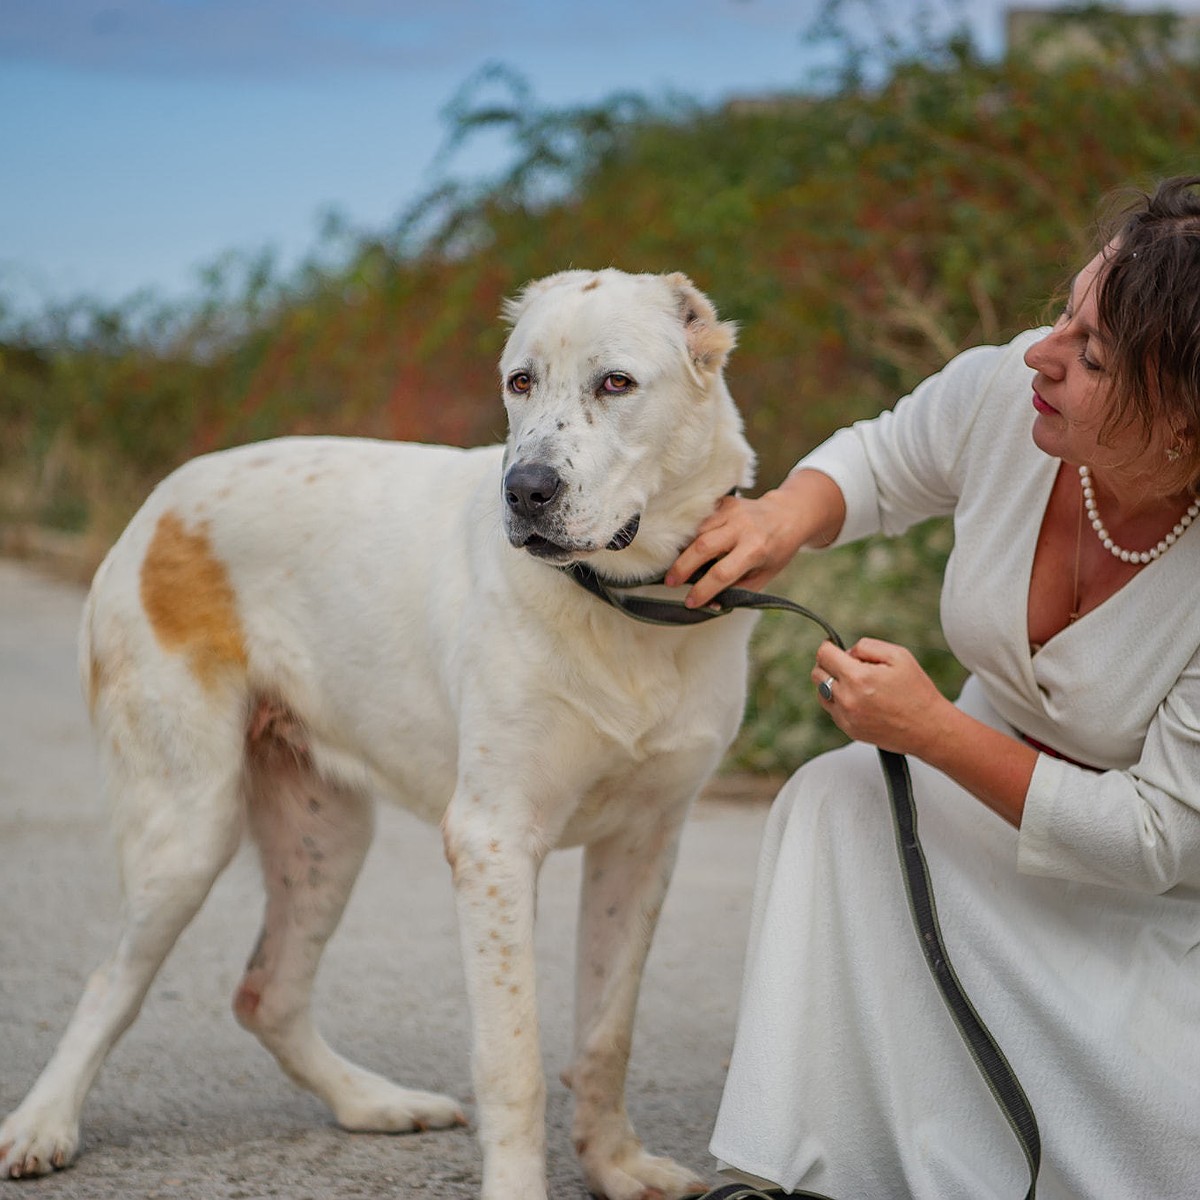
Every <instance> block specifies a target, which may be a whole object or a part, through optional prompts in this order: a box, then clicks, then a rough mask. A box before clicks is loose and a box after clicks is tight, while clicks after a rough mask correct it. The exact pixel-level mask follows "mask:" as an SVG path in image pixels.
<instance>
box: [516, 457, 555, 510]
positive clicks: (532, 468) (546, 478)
mask: <svg viewBox="0 0 1200 1200" xmlns="http://www.w3.org/2000/svg"><path fill="white" fill-rule="evenodd" d="M561 484H562V480H561V479H560V478H559V474H558V472H557V471H556V470H555V469H554V468H553V467H547V466H545V465H544V464H543V463H515V464H514V465H513V466H511V467H510V468H509V469H508V474H507V475H505V477H504V500H505V503H507V505H508V507H509V508H511V509H512V510H513V512H515V513H516V514H517V515H518V516H521V517H536V516H537V514H538V513H539V512H541V510H542V509H543V508H545V507H546V505H547V504H549V503H550V501H551V500H553V499H554V497H555V496H556V495H557V493H558V489H559V487H560V486H561Z"/></svg>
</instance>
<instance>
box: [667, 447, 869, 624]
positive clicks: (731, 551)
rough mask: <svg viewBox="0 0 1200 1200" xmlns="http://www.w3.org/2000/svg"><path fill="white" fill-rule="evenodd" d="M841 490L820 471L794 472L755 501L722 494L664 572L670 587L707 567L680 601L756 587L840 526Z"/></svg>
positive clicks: (698, 601)
mask: <svg viewBox="0 0 1200 1200" xmlns="http://www.w3.org/2000/svg"><path fill="white" fill-rule="evenodd" d="M845 515H846V504H845V500H844V499H843V497H842V493H841V490H840V489H839V488H838V486H837V484H835V483H834V482H833V480H832V479H830V478H829V476H827V475H823V474H821V473H820V472H819V471H797V472H795V473H794V474H792V475H789V476H788V478H787V479H786V480H785V481H784V482H783V483H782V484H781V485H780V486H779V487H777V488H775V489H773V490H772V491H769V492H766V493H765V494H763V495H762V496H760V497H759V498H758V499H757V500H744V499H742V498H740V497H737V496H725V497H723V498H722V500H721V501H720V503H719V504H718V505H717V508H716V511H715V512H714V513H713V514H712V515H711V516H709V517H707V518H706V519H705V520H704V521H703V522H701V524H700V528H699V529H698V530H697V531H696V537H695V539H694V540H693V542H692V544H691V545H690V546H688V547H687V549H685V550H684V551H683V553H682V554H680V556H679V557H678V558H677V559H676V560H675V563H674V564H673V565H672V567H671V569H670V570H669V571H668V572H667V577H666V582H667V584H668V585H669V586H671V587H676V586H678V585H680V584H684V583H686V582H687V581H688V580H689V579H690V578H691V577H692V576H693V575H694V574H695V573H696V572H697V571H698V570H700V568H701V567H703V566H704V565H705V564H706V563H712V566H711V567H709V569H708V570H707V571H705V573H704V574H703V575H702V576H701V577H700V578H699V579H698V580H697V581H696V583H695V584H694V586H693V587H692V589H691V591H689V592H688V594H687V596H686V597H685V600H684V602H685V603H686V604H687V605H688V606H689V607H690V608H696V607H699V606H700V605H704V604H707V603H708V602H709V601H710V600H711V599H712V598H713V597H714V596H715V595H716V594H717V593H718V592H721V591H724V589H725V588H727V587H732V586H733V585H734V584H735V583H736V584H739V585H740V586H742V587H747V588H753V589H756V590H757V589H758V588H761V587H762V586H763V585H764V584H765V583H766V582H767V581H768V580H769V579H771V578H772V577H773V576H775V575H777V574H778V573H779V572H780V571H781V570H782V569H783V568H784V567H785V566H787V564H788V563H789V562H790V561H791V559H792V557H793V556H794V555H795V553H796V551H797V550H799V549H800V547H801V546H805V545H809V544H811V543H813V542H814V541H818V542H820V543H822V544H824V543H828V542H831V541H832V540H833V539H834V538H835V537H836V536H837V532H838V530H839V529H840V528H841V526H842V521H843V520H844V519H845Z"/></svg>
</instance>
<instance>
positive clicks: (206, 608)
mask: <svg viewBox="0 0 1200 1200" xmlns="http://www.w3.org/2000/svg"><path fill="white" fill-rule="evenodd" d="M141 597H142V607H143V608H144V609H145V610H146V616H147V617H149V619H150V625H151V627H152V628H153V630H154V635H155V637H157V638H158V642H159V645H161V646H162V647H163V649H164V650H168V651H171V652H173V653H176V654H186V655H187V658H188V667H189V668H190V670H191V672H192V674H193V675H194V676H195V677H196V679H197V680H199V682H200V683H201V684H202V685H203V686H204V687H206V688H211V687H213V686H215V684H216V682H217V679H218V677H219V676H220V675H221V674H222V673H223V672H224V671H227V670H229V669H230V668H245V666H246V642H245V638H244V637H243V635H242V623H241V620H240V618H239V617H238V611H237V598H236V596H235V595H234V591H233V588H232V586H231V585H230V583H229V574H228V572H227V571H226V570H225V566H224V564H223V563H222V562H221V561H220V559H218V558H217V557H216V555H215V554H214V553H213V549H212V544H211V542H209V540H208V537H207V535H206V534H205V533H204V531H203V529H201V530H199V531H197V532H189V531H188V530H187V529H186V528H185V527H184V524H183V522H182V521H181V520H180V519H179V517H177V516H176V515H175V514H174V513H171V512H166V513H163V515H162V516H161V517H159V519H158V525H157V527H156V528H155V530H154V538H153V540H152V541H151V542H150V548H149V549H148V550H147V551H146V557H145V559H144V560H143V562H142V575H141Z"/></svg>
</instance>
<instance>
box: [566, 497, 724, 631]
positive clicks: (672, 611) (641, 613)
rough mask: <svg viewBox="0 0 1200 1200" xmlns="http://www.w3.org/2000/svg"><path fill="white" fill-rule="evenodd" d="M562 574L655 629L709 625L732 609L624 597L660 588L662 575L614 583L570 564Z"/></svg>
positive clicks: (696, 576) (700, 572) (578, 564)
mask: <svg viewBox="0 0 1200 1200" xmlns="http://www.w3.org/2000/svg"><path fill="white" fill-rule="evenodd" d="M737 494H738V488H737V486H736V484H735V485H734V486H733V487H731V488H730V489H729V491H727V492H726V493H725V495H726V496H736V495H737ZM710 566H712V563H705V564H704V565H703V566H702V567H701V568H700V569H699V570H698V571H697V572H696V573H695V574H694V575H693V576H692V577H691V579H689V580H688V583H689V584H692V583H695V582H696V580H697V579H699V578H700V576H701V575H703V574H704V572H705V571H707V570H708V568H709V567H710ZM559 570H560V571H562V572H564V573H565V574H566V575H567V576H569V577H570V578H571V579H573V580H574V581H575V582H576V583H577V584H579V586H580V587H581V588H583V590H584V591H586V592H591V594H592V595H593V596H595V597H596V599H597V600H603V601H604V603H605V604H607V605H609V606H610V607H612V608H617V609H620V610H621V612H623V613H625V614H626V615H627V616H630V617H633V618H635V619H636V620H638V621H646V622H648V623H650V624H651V625H701V624H703V623H704V622H705V621H711V620H712V619H713V617H722V616H724V615H725V614H726V613H727V612H729V611H730V610H731V607H732V606H725V605H721V604H719V603H717V602H714V603H713V604H712V605H710V606H709V607H707V608H688V607H687V605H685V604H683V603H682V602H681V601H679V600H669V599H667V598H666V597H650V596H628V595H622V594H621V593H623V592H627V591H629V590H631V589H632V588H641V587H654V586H657V585H659V584H661V583H662V582H663V576H661V575H659V576H656V577H655V578H653V579H636V580H633V581H631V582H629V583H616V582H615V581H613V580H610V579H605V578H604V577H603V576H602V575H601V574H600V572H599V571H597V570H596V569H595V567H590V566H588V564H587V563H582V562H576V563H570V564H569V565H567V566H565V567H560V568H559ZM719 599H720V597H717V600H718V601H719Z"/></svg>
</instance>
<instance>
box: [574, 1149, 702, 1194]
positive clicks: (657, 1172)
mask: <svg viewBox="0 0 1200 1200" xmlns="http://www.w3.org/2000/svg"><path fill="white" fill-rule="evenodd" d="M579 1157H580V1161H581V1162H582V1164H583V1173H584V1177H585V1178H586V1180H587V1185H588V1189H589V1190H590V1191H591V1192H592V1194H593V1195H595V1196H603V1197H604V1198H605V1200H681V1198H682V1197H684V1196H695V1195H697V1194H698V1193H700V1192H704V1191H707V1190H708V1185H707V1184H706V1183H705V1182H704V1181H703V1180H702V1179H697V1177H696V1173H695V1172H694V1171H689V1170H688V1169H687V1168H686V1167H682V1166H680V1165H679V1163H677V1162H675V1161H674V1160H672V1159H669V1158H661V1157H659V1156H657V1155H654V1154H647V1153H646V1152H645V1151H644V1150H643V1149H642V1148H641V1147H640V1146H638V1145H636V1143H635V1145H634V1146H631V1147H630V1148H629V1149H628V1150H627V1151H625V1152H624V1153H622V1154H620V1155H618V1156H617V1157H615V1158H613V1157H607V1156H606V1157H605V1158H604V1161H596V1159H597V1158H599V1156H595V1157H592V1156H589V1154H588V1153H587V1151H586V1150H583V1151H581V1152H580V1156H579Z"/></svg>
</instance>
